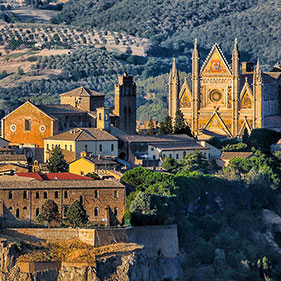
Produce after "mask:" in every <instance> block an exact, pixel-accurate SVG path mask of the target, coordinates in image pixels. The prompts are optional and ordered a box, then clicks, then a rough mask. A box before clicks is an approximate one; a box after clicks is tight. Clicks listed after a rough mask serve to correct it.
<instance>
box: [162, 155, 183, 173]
mask: <svg viewBox="0 0 281 281" xmlns="http://www.w3.org/2000/svg"><path fill="white" fill-rule="evenodd" d="M179 166H180V164H179V162H178V161H177V160H176V159H174V158H168V157H165V159H164V161H163V163H162V167H163V168H164V169H166V170H167V171H168V172H173V171H174V170H176V169H177V168H178V167H179Z"/></svg>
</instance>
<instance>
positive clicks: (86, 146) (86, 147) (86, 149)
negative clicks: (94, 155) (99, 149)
mask: <svg viewBox="0 0 281 281" xmlns="http://www.w3.org/2000/svg"><path fill="white" fill-rule="evenodd" d="M85 151H86V152H87V151H88V145H87V144H85Z"/></svg>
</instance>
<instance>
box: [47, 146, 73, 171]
mask: <svg viewBox="0 0 281 281" xmlns="http://www.w3.org/2000/svg"><path fill="white" fill-rule="evenodd" d="M47 168H48V170H49V172H51V173H63V172H67V171H68V164H67V163H66V161H65V160H64V156H63V154H62V152H61V149H60V148H59V147H58V146H56V147H55V149H54V150H53V151H52V154H51V157H50V159H49V161H48V164H47Z"/></svg>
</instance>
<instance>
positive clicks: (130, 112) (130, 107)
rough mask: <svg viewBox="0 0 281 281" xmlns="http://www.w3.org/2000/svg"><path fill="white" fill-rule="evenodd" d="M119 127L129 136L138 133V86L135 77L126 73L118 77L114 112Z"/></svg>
mask: <svg viewBox="0 0 281 281" xmlns="http://www.w3.org/2000/svg"><path fill="white" fill-rule="evenodd" d="M113 113H114V114H115V115H117V116H118V117H119V118H118V122H117V127H118V128H119V129H121V130H123V131H125V132H126V133H128V134H129V135H134V134H135V133H136V84H135V82H134V81H133V76H129V75H128V74H127V73H125V74H124V75H122V76H119V77H118V84H116V85H115V98H114V111H113Z"/></svg>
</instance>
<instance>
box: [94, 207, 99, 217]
mask: <svg viewBox="0 0 281 281" xmlns="http://www.w3.org/2000/svg"><path fill="white" fill-rule="evenodd" d="M94 215H95V217H97V216H98V215H99V208H97V207H96V208H95V212H94Z"/></svg>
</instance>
